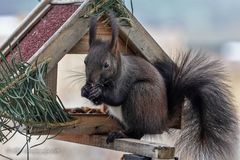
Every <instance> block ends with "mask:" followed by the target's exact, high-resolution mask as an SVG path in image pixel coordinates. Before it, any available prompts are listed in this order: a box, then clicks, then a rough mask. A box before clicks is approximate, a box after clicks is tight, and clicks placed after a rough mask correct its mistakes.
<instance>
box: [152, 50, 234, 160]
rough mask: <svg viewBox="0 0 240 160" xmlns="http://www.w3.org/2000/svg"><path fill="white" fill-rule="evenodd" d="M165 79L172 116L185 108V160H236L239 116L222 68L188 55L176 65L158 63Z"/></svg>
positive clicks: (182, 148) (181, 145)
mask: <svg viewBox="0 0 240 160" xmlns="http://www.w3.org/2000/svg"><path fill="white" fill-rule="evenodd" d="M154 65H155V67H156V68H157V69H158V70H159V72H160V73H161V74H162V75H163V77H164V78H165V82H166V86H167V92H168V93H167V94H168V98H169V99H168V108H169V116H171V115H174V112H175V111H176V110H177V107H179V104H183V106H184V107H183V114H182V115H183V117H182V120H183V122H182V123H183V128H182V130H181V134H180V137H179V139H178V140H177V144H176V149H177V152H178V154H179V155H180V159H184V160H233V159H234V154H235V153H234V152H235V150H236V148H235V147H236V144H237V141H236V140H237V131H238V127H237V116H236V110H235V107H234V105H233V103H232V95H231V92H230V91H229V87H228V85H227V84H226V75H225V74H224V70H223V66H222V64H221V63H220V62H219V61H217V60H211V59H209V57H207V56H206V55H204V54H194V53H192V52H188V53H186V54H183V55H180V56H179V57H178V58H177V60H176V62H175V63H173V62H169V61H168V62H155V63H154Z"/></svg>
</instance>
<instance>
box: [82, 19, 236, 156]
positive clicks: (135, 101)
mask: <svg viewBox="0 0 240 160" xmlns="http://www.w3.org/2000/svg"><path fill="white" fill-rule="evenodd" d="M110 19H111V22H112V30H113V31H112V40H111V41H102V40H99V39H96V18H92V20H91V23H90V40H89V45H90V49H89V54H88V56H87V57H86V59H85V64H86V78H87V82H86V85H85V86H83V88H82V96H84V97H86V98H88V99H90V100H91V101H92V102H93V103H95V104H101V103H104V104H106V105H108V106H109V109H110V110H112V112H111V113H112V114H113V116H115V117H116V118H118V119H119V120H120V121H121V122H122V124H123V125H124V127H125V130H124V131H122V132H114V133H111V134H109V136H108V139H107V141H108V143H109V142H112V141H113V140H114V139H115V138H121V137H131V138H141V137H142V136H143V135H144V134H160V133H162V132H164V131H167V130H168V127H167V126H168V123H170V121H172V119H174V116H176V113H179V109H181V107H182V106H183V117H182V118H183V129H182V130H181V134H180V136H179V139H178V141H177V144H176V145H177V151H179V152H180V157H181V158H184V159H185V160H186V159H188V158H189V157H190V158H191V159H192V160H229V159H233V156H234V153H233V152H234V150H235V149H234V146H235V145H234V144H235V143H236V140H237V138H236V137H237V118H236V113H235V108H234V105H233V104H232V99H231V93H230V91H229V89H228V86H227V84H226V83H225V79H226V78H225V75H224V72H223V67H222V64H221V63H220V62H219V61H217V60H211V59H209V58H208V57H207V56H206V55H203V54H193V53H192V52H188V53H186V54H182V55H180V56H179V57H178V59H177V60H176V62H173V61H161V60H156V61H155V62H148V61H146V60H145V59H143V58H141V57H136V56H130V55H121V54H120V53H119V52H118V49H117V38H118V28H117V23H116V21H115V18H114V17H113V15H110ZM116 109H119V111H118V112H119V113H115V110H116Z"/></svg>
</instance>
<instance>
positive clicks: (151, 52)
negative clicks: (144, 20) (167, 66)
mask: <svg viewBox="0 0 240 160" xmlns="http://www.w3.org/2000/svg"><path fill="white" fill-rule="evenodd" d="M128 13H129V15H130V19H131V22H132V26H127V25H121V26H120V36H122V38H123V39H126V40H128V43H129V46H131V47H133V48H132V50H133V51H134V52H136V53H141V54H142V55H143V56H144V57H145V58H147V59H148V60H150V61H154V60H155V59H156V58H158V59H160V60H163V61H165V60H170V61H171V59H170V58H169V56H168V55H167V54H166V53H165V51H164V50H163V49H162V48H161V47H160V46H159V45H158V44H157V42H156V41H155V40H154V39H153V38H152V36H151V35H150V34H149V33H148V32H147V31H146V30H145V28H144V27H143V26H142V25H141V24H140V23H139V22H138V20H137V19H136V18H135V17H134V16H133V15H132V14H131V13H130V11H128Z"/></svg>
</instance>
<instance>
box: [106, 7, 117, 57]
mask: <svg viewBox="0 0 240 160" xmlns="http://www.w3.org/2000/svg"><path fill="white" fill-rule="evenodd" d="M108 15H109V18H110V22H111V27H112V40H111V43H110V49H111V51H112V53H114V54H117V53H118V32H119V31H118V25H117V22H116V18H115V16H114V14H113V12H112V11H111V12H109V14H108Z"/></svg>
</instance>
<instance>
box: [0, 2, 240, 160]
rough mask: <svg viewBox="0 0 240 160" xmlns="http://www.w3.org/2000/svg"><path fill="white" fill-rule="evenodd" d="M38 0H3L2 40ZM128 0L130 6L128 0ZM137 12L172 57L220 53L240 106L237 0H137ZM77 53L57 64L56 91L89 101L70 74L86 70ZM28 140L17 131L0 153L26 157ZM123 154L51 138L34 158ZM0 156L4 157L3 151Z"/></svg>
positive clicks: (103, 159) (94, 159)
mask: <svg viewBox="0 0 240 160" xmlns="http://www.w3.org/2000/svg"><path fill="white" fill-rule="evenodd" d="M38 3H39V1H38V0H31V1H29V0H1V5H0V45H1V44H2V43H3V42H4V41H5V40H6V39H7V38H8V36H9V35H10V34H11V33H12V32H13V31H14V30H15V29H16V27H17V26H18V25H19V24H20V23H21V21H22V20H23V18H24V17H25V16H26V15H27V14H28V13H29V12H30V11H31V10H32V9H33V8H34V7H35V6H36V5H37V4H38ZM125 3H126V5H127V6H128V8H129V9H131V5H130V0H125ZM133 14H134V15H135V16H136V17H137V18H138V20H139V21H140V22H141V23H142V25H143V26H144V27H145V28H146V29H147V31H148V32H149V33H150V34H151V35H152V36H153V38H154V39H155V40H156V41H157V42H158V43H159V45H160V46H161V47H162V48H163V49H164V50H165V51H166V52H167V53H168V54H169V55H170V56H174V54H177V53H178V52H182V51H184V50H186V49H189V48H194V49H201V50H203V51H205V52H207V53H209V54H214V55H215V56H219V57H220V58H222V59H223V61H224V62H225V64H226V68H227V71H228V73H229V77H230V80H231V82H230V86H231V87H232V91H233V93H234V96H235V102H236V105H237V106H239V105H240V83H239V81H240V72H239V69H240V53H239V52H240V30H239V28H240V21H239V19H240V1H239V0H228V1H226V0H218V1H209V0H181V1H179V0H151V1H143V0H133ZM75 56H76V57H77V58H76V57H74V58H73V57H70V56H65V57H64V58H63V59H62V60H61V62H60V64H59V73H58V95H59V96H60V98H61V99H62V101H63V103H64V105H65V106H69V107H80V106H79V104H81V105H91V104H89V102H88V101H87V100H86V99H82V98H81V97H80V90H79V89H80V87H81V85H82V83H83V82H84V81H82V83H80V82H78V81H75V79H74V78H71V76H72V74H73V72H72V71H78V72H83V71H84V65H83V63H81V61H80V60H83V59H84V56H82V55H75ZM66 64H68V65H66ZM66 90H67V91H68V92H67V93H68V94H66ZM24 142H25V137H24V136H20V135H17V136H16V137H14V138H13V139H12V140H11V141H10V142H9V143H7V144H5V145H3V146H1V147H0V154H3V155H7V156H9V157H10V158H13V159H17V160H21V159H26V151H25V150H24V151H23V153H22V154H20V155H19V156H16V153H17V152H18V151H19V150H20V149H21V147H22V146H23V145H24ZM121 155H122V153H119V152H114V151H108V150H103V149H98V148H94V147H87V146H83V145H77V144H72V143H67V142H59V141H56V140H50V141H47V142H46V143H44V144H43V145H41V146H39V147H37V148H33V149H32V150H31V152H30V159H34V160H38V159H39V160H47V159H52V160H55V159H56V160H57V159H58V160H64V159H71V160H85V159H87V160H111V159H120V157H121ZM0 159H4V158H2V157H1V156H0Z"/></svg>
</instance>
